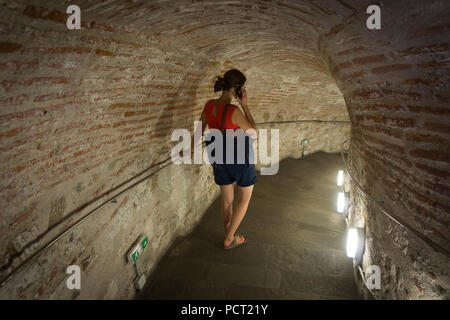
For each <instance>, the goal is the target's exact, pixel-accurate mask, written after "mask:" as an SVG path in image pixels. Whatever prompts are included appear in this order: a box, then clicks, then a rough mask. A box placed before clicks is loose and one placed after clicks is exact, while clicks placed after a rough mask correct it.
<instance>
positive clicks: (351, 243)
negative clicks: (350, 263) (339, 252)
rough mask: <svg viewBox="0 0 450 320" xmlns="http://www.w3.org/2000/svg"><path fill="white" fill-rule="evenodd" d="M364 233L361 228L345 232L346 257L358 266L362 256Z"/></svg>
mask: <svg viewBox="0 0 450 320" xmlns="http://www.w3.org/2000/svg"><path fill="white" fill-rule="evenodd" d="M365 240H366V239H365V233H364V229H363V228H350V229H348V231H347V257H349V258H353V259H354V262H355V264H356V265H360V264H361V262H362V257H363V254H364V247H365V242H366V241H365Z"/></svg>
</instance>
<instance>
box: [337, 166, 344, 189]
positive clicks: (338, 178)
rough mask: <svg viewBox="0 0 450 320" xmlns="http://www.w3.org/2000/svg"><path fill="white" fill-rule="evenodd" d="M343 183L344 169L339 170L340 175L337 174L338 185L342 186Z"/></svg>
mask: <svg viewBox="0 0 450 320" xmlns="http://www.w3.org/2000/svg"><path fill="white" fill-rule="evenodd" d="M343 183H344V170H339V172H338V176H337V185H338V187H342V184H343Z"/></svg>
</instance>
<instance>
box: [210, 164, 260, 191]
mask: <svg viewBox="0 0 450 320" xmlns="http://www.w3.org/2000/svg"><path fill="white" fill-rule="evenodd" d="M212 167H213V173H214V182H215V183H216V184H218V185H219V186H223V185H228V184H232V183H233V182H234V181H236V183H237V184H238V185H239V186H240V187H248V186H251V185H253V184H255V183H256V182H257V181H258V179H257V178H256V172H255V165H254V164H250V165H249V164H247V165H245V164H220V165H213V166H212Z"/></svg>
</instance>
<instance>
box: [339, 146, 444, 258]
mask: <svg viewBox="0 0 450 320" xmlns="http://www.w3.org/2000/svg"><path fill="white" fill-rule="evenodd" d="M350 140H351V138H348V139H346V140H344V142H343V143H342V145H341V147H342V148H341V156H342V162H343V163H344V167H345V170H346V171H347V174H348V176H349V177H350V178H351V180H352V181H353V182H354V183H355V185H356V187H357V189H358V190H359V191H360V192H361V193H362V194H363V195H364V196H365V197H366V198H367V199H369V200H370V201H372V202H373V203H374V204H375V206H376V207H377V208H378V209H380V211H381V212H382V213H384V214H385V215H386V216H388V217H389V218H390V219H391V220H392V221H394V222H395V223H397V224H398V225H400V226H401V227H403V228H404V229H406V230H407V231H409V232H411V233H412V234H414V235H415V236H416V237H418V238H419V239H421V240H422V241H423V242H425V243H426V244H428V245H429V246H430V247H431V248H433V249H434V250H436V251H438V252H440V253H442V254H444V255H446V256H447V257H450V251H449V250H447V249H446V248H444V247H442V246H441V245H439V244H438V243H436V242H434V241H433V240H431V239H429V238H427V237H426V236H424V235H423V234H421V233H420V232H419V231H417V230H416V229H414V228H413V227H411V226H410V225H409V224H408V223H406V222H405V221H404V220H403V219H401V218H400V217H398V216H396V215H395V214H393V213H391V212H389V210H388V209H386V208H385V207H384V206H383V205H382V204H381V203H380V202H378V201H377V200H376V199H374V198H373V197H372V196H371V195H370V194H368V193H367V192H366V191H365V190H364V189H363V188H362V187H361V185H360V184H359V183H358V181H357V180H356V178H355V177H354V176H353V175H352V174H351V172H350V168H349V166H348V165H347V163H346V161H345V158H344V151H343V150H344V144H345V143H346V142H348V141H350ZM350 145H351V144H350ZM349 149H350V148H349Z"/></svg>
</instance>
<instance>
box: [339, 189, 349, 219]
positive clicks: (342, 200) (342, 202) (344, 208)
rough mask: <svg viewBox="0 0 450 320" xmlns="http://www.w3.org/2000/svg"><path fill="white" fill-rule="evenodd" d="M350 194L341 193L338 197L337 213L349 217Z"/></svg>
mask: <svg viewBox="0 0 450 320" xmlns="http://www.w3.org/2000/svg"><path fill="white" fill-rule="evenodd" d="M349 200H350V194H349V193H348V192H339V193H338V197H337V212H339V213H342V214H343V215H344V216H347V213H348V205H349Z"/></svg>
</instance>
